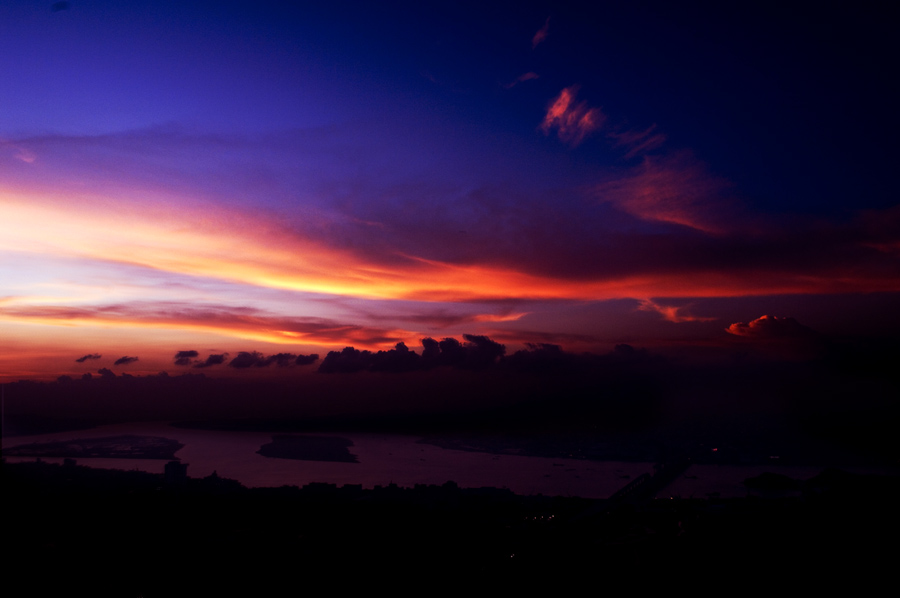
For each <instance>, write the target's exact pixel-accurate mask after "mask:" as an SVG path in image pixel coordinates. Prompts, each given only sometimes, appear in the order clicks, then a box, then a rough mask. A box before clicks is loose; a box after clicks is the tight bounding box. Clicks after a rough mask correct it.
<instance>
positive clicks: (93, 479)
mask: <svg viewBox="0 0 900 598" xmlns="http://www.w3.org/2000/svg"><path fill="white" fill-rule="evenodd" d="M0 477H2V481H3V482H2V483H3V487H4V500H5V504H4V506H5V507H6V508H7V509H8V511H9V512H10V513H14V514H15V515H16V516H15V517H11V518H10V520H9V522H8V524H7V525H6V526H5V529H4V539H5V540H6V541H7V544H8V549H7V555H6V564H7V570H8V575H7V578H8V580H9V582H10V583H16V586H17V587H19V588H23V589H24V590H27V591H24V590H23V591H22V592H20V593H21V594H23V595H36V596H49V595H56V594H60V593H71V592H72V591H73V590H74V591H75V592H76V593H78V592H80V591H82V590H84V591H85V592H88V591H89V592H90V595H91V596H146V597H151V596H202V595H225V596H237V595H277V594H283V593H284V588H286V587H288V588H292V587H296V586H303V587H312V586H311V584H320V583H321V584H333V583H334V582H335V580H341V581H340V583H341V584H342V585H341V587H353V584H358V585H359V587H360V589H363V588H365V589H369V588H371V587H372V586H373V585H376V584H378V585H386V586H390V585H391V584H394V585H395V586H397V587H417V588H428V589H430V588H434V587H436V584H440V587H442V588H446V587H452V588H454V590H464V591H468V590H470V589H471V588H472V587H475V584H484V583H485V582H487V583H490V584H498V585H497V586H496V587H503V588H504V590H505V591H510V590H515V591H517V592H518V591H520V590H529V591H531V592H533V591H534V589H535V587H541V586H542V585H543V584H546V589H547V590H548V591H549V590H551V589H553V590H559V588H560V587H563V588H566V589H567V588H568V587H572V591H573V592H574V591H578V589H579V588H580V589H581V590H583V589H584V588H585V587H586V586H585V584H595V585H596V584H598V583H601V582H602V584H603V585H604V587H609V588H610V589H612V590H617V589H621V590H627V589H628V588H633V587H634V584H640V586H641V587H642V588H647V587H650V586H648V584H653V583H654V582H655V583H658V584H659V586H660V587H663V586H664V587H670V586H671V584H672V583H676V582H680V580H683V579H684V578H685V576H686V575H687V576H688V577H689V581H690V583H691V584H692V587H695V588H705V587H707V586H709V587H713V586H714V587H716V588H721V587H722V585H723V584H727V583H734V581H735V580H740V582H741V583H742V584H745V585H746V586H748V587H753V586H754V584H759V586H760V589H763V588H771V587H774V586H775V585H776V584H777V585H779V586H785V584H793V583H796V584H798V585H799V584H802V585H803V587H804V588H807V589H810V588H812V589H815V590H822V589H825V588H826V587H832V586H833V584H834V583H835V582H836V581H839V580H841V579H842V578H846V579H847V581H852V583H853V584H854V587H855V588H856V589H858V590H860V591H862V592H866V593H868V592H869V591H870V590H871V591H873V592H874V591H877V590H879V589H881V588H883V587H884V585H883V584H885V583H890V581H891V576H892V572H893V570H894V558H893V557H894V552H893V551H892V550H890V549H889V548H885V544H884V541H885V540H887V541H888V542H890V541H892V540H893V539H895V538H896V537H897V534H898V532H900V525H898V522H900V519H898V518H897V517H895V516H893V513H894V511H895V510H896V506H895V505H896V500H897V497H898V492H900V486H898V478H896V477H887V476H871V475H869V476H863V475H853V474H847V473H844V472H841V471H836V470H828V471H825V472H823V473H822V474H820V475H818V476H816V477H814V478H812V479H809V480H805V481H800V480H791V479H787V478H784V479H780V478H783V476H775V477H778V478H779V479H778V480H775V481H774V482H773V480H771V479H769V478H771V477H773V476H771V475H770V476H768V477H766V476H760V478H757V479H755V480H753V479H751V480H747V485H748V487H751V486H752V487H757V488H758V487H759V486H760V484H762V485H764V486H766V487H772V486H779V487H782V486H790V490H787V491H778V492H775V494H774V495H773V496H777V497H778V498H775V497H773V498H760V496H759V494H760V493H759V492H758V491H757V493H756V495H755V496H748V497H747V498H736V499H724V500H720V499H680V498H679V499H674V500H629V501H624V502H623V501H618V500H617V499H609V500H588V499H583V498H571V497H545V496H531V497H525V496H517V495H514V494H513V493H511V492H510V491H508V490H503V489H493V488H481V489H464V488H459V487H458V486H457V485H456V484H454V483H453V482H449V481H448V482H447V483H445V484H443V485H441V486H436V485H429V486H425V485H417V486H416V487H415V488H402V487H398V486H395V485H393V484H391V485H389V486H384V487H376V488H374V489H363V488H362V487H361V486H358V485H356V486H343V487H337V486H334V485H330V484H310V485H308V486H305V487H303V488H298V487H296V486H283V487H280V488H252V489H248V488H245V487H243V486H241V485H240V484H239V483H237V482H235V481H233V480H228V479H225V478H221V477H219V476H217V475H215V474H213V475H210V476H208V477H206V478H198V479H193V478H188V479H186V480H179V481H174V482H173V481H170V482H167V481H166V480H165V479H164V476H162V475H158V474H149V473H143V472H138V471H111V470H99V469H92V468H88V467H81V466H78V465H75V464H72V463H69V464H67V465H52V464H47V463H34V462H32V463H20V464H7V463H3V464H2V465H0ZM775 482H777V483H775ZM188 557H189V558H188ZM179 558H180V559H182V560H181V561H179V560H178V559H179ZM185 558H187V559H188V560H187V561H184V559H185ZM648 572H649V573H648ZM695 572H696V573H695ZM598 580H600V581H599V582H598ZM500 584H502V586H501V585H500ZM536 584H541V585H540V586H538V585H536ZM869 586H870V587H869ZM482 587H483V586H482Z"/></svg>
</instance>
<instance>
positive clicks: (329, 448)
mask: <svg viewBox="0 0 900 598" xmlns="http://www.w3.org/2000/svg"><path fill="white" fill-rule="evenodd" d="M351 446H353V442H351V441H350V440H347V439H346V438H338V437H337V436H295V435H286V434H280V435H276V436H273V437H272V442H269V443H267V444H264V445H262V446H261V447H260V448H259V450H258V451H256V452H257V453H259V454H260V455H262V456H263V457H275V458H277V459H298V460H301V461H336V462H340V463H359V459H357V458H356V455H352V454H350V451H349V450H348V449H349V448H350V447H351Z"/></svg>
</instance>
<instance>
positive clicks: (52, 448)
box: [3, 434, 184, 460]
mask: <svg viewBox="0 0 900 598" xmlns="http://www.w3.org/2000/svg"><path fill="white" fill-rule="evenodd" d="M183 447H184V445H183V444H182V443H180V442H178V441H177V440H172V439H170V438H160V437H158V436H138V435H133V434H126V435H122V436H105V437H103V438H77V439H74V440H63V441H59V442H34V443H31V444H20V445H18V446H12V447H9V448H4V449H3V454H4V455H5V456H7V457H70V458H73V459H75V458H82V457H93V458H98V457H99V458H107V459H168V460H171V459H175V458H176V457H175V453H176V452H178V451H179V450H181V449H182V448H183Z"/></svg>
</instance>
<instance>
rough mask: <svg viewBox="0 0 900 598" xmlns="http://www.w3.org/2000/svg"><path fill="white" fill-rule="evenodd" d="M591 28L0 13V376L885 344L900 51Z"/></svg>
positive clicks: (889, 330) (729, 28) (277, 6)
mask: <svg viewBox="0 0 900 598" xmlns="http://www.w3.org/2000/svg"><path fill="white" fill-rule="evenodd" d="M426 4H427V3H426ZM595 4H596V3H577V2H575V3H559V2H553V3H549V2H547V3H534V4H527V5H523V4H522V3H505V4H501V3H491V4H490V7H487V8H486V7H485V6H484V5H482V4H480V3H471V4H454V5H453V7H449V6H446V7H442V8H432V7H429V6H427V5H422V4H421V3H407V4H404V3H374V4H373V3H355V2H329V3H326V5H324V6H319V5H306V4H304V3H294V4H291V5H289V6H284V5H282V3H266V2H253V3H249V2H208V3H207V2H159V1H153V2H149V1H147V2H144V1H134V2H127V3H121V2H111V1H102V0H98V1H79V0H73V1H71V2H69V3H67V7H66V8H65V9H64V10H52V9H51V6H54V5H53V3H51V2H25V1H12V2H4V3H3V4H2V5H0V81H2V84H0V281H2V282H0V337H2V338H3V341H4V346H3V348H2V349H0V377H2V378H4V379H18V378H22V377H35V378H42V377H43V378H47V377H50V378H52V377H55V376H56V375H59V374H62V373H69V374H78V373H80V372H82V371H93V370H96V369H97V367H113V366H114V365H115V367H114V368H113V369H119V370H122V371H125V370H127V371H129V372H133V373H155V372H158V371H160V370H163V369H170V370H171V369H173V368H175V369H177V367H179V366H174V365H173V363H172V361H173V357H172V356H173V355H175V354H176V352H177V351H180V350H187V349H190V350H196V351H198V353H199V356H198V358H197V359H199V360H202V359H205V358H206V357H207V356H208V355H220V354H225V353H228V354H230V355H232V356H233V355H236V354H238V353H239V352H240V351H246V352H252V351H259V352H261V353H262V354H265V355H274V354H277V353H280V352H290V353H294V354H311V353H321V354H324V353H327V352H328V351H330V350H340V349H341V348H343V347H344V346H348V345H352V346H356V347H360V348H368V349H373V350H374V349H384V348H390V347H393V346H394V344H396V343H397V342H401V341H402V342H405V343H407V344H408V345H409V346H410V347H411V348H415V349H416V350H417V351H420V350H421V347H420V346H419V341H420V339H422V338H426V337H433V338H444V337H453V338H457V339H461V338H462V335H463V334H464V333H468V334H478V335H487V336H490V337H491V338H495V339H497V340H499V341H500V342H503V343H505V344H507V345H508V346H509V347H510V348H511V349H513V348H520V347H522V346H524V344H525V343H529V342H531V343H533V342H544V343H554V344H559V345H561V346H563V347H564V348H566V349H568V350H571V351H584V350H588V351H608V350H609V349H611V348H612V347H613V346H614V345H615V344H618V343H631V344H635V345H639V346H649V347H657V348H660V350H665V349H666V348H667V347H668V348H670V349H671V348H673V347H674V348H676V349H677V350H678V351H681V350H682V349H683V348H684V347H711V346H712V347H727V346H729V343H735V342H744V341H747V339H750V340H752V339H755V338H762V337H765V336H766V335H773V334H774V335H776V336H777V335H778V334H788V335H790V334H791V330H789V329H785V328H783V327H784V326H790V325H789V324H784V323H785V322H789V321H796V322H799V323H800V325H802V326H805V327H808V328H810V329H812V330H815V331H816V332H817V333H821V334H825V335H832V336H840V335H857V336H882V337H891V336H896V335H897V333H898V331H900V318H898V316H897V315H896V311H897V310H896V305H897V298H898V295H897V293H898V291H900V260H898V256H900V207H898V205H897V197H896V191H895V190H894V184H893V179H894V177H893V176H892V173H893V170H894V169H895V167H896V166H895V165H896V163H897V158H898V156H897V150H896V144H895V141H894V140H895V139H896V138H897V133H898V117H897V114H896V106H897V105H900V101H898V100H900V98H898V87H897V83H896V81H895V77H893V76H892V73H893V70H895V69H894V68H893V65H892V63H891V60H890V58H889V57H890V56H891V52H890V49H889V47H888V44H889V43H890V40H891V39H892V37H891V34H892V32H893V29H894V24H895V21H894V20H893V19H892V18H891V17H889V16H888V15H887V14H886V13H884V12H880V10H879V9H876V8H874V5H867V4H863V5H854V6H853V7H852V8H851V7H844V8H839V9H825V8H823V7H819V8H817V9H816V12H812V11H809V10H806V9H802V8H799V7H798V8H793V7H792V6H791V5H786V6H785V5H783V4H777V5H776V4H772V5H771V6H770V5H765V4H757V5H753V6H748V7H741V8H723V7H722V6H720V5H718V4H710V5H703V4H693V5H692V6H691V7H687V8H685V7H681V6H676V5H671V4H670V3H658V2H644V3H640V2H639V3H629V4H628V6H627V7H605V6H604V7H597V6H595ZM763 316H772V317H771V318H766V319H762V317H763ZM776 318H777V319H776ZM788 318H793V319H794V320H788ZM780 326H781V327H782V328H779V327H780ZM748 342H749V341H748ZM92 354H100V355H102V358H100V359H97V360H92V359H88V360H86V361H83V362H75V359H76V358H79V357H81V356H84V355H92ZM134 356H137V357H138V359H137V360H134V361H121V358H123V357H134ZM116 360H118V361H120V363H119V364H115V363H114V362H115V361H116ZM101 361H102V363H100V362H101ZM208 369H209V370H210V371H213V370H215V368H213V367H210V368H208ZM221 369H223V370H224V368H221Z"/></svg>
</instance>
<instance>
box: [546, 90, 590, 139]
mask: <svg viewBox="0 0 900 598" xmlns="http://www.w3.org/2000/svg"><path fill="white" fill-rule="evenodd" d="M577 94H578V86H577V85H573V86H571V87H566V88H565V89H563V90H562V91H561V92H559V95H558V96H556V99H554V100H553V102H552V103H551V104H550V106H549V108H547V114H546V115H545V116H544V121H543V122H542V123H541V126H540V130H541V131H543V132H544V133H545V134H547V135H549V134H550V133H551V132H552V131H556V135H557V136H558V137H559V139H560V141H562V142H563V143H567V144H569V145H572V146H575V145H578V144H579V143H581V142H582V141H584V139H585V137H587V136H588V135H590V134H591V133H593V132H594V131H596V130H597V129H599V128H600V127H602V126H603V123H604V121H605V120H606V117H605V116H604V115H603V113H602V112H601V111H600V109H599V108H590V107H589V106H588V104H587V102H585V101H581V102H578V101H576V100H575V96H576V95H577Z"/></svg>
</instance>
